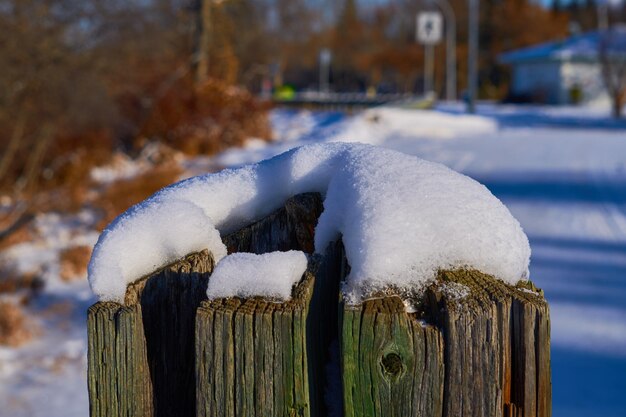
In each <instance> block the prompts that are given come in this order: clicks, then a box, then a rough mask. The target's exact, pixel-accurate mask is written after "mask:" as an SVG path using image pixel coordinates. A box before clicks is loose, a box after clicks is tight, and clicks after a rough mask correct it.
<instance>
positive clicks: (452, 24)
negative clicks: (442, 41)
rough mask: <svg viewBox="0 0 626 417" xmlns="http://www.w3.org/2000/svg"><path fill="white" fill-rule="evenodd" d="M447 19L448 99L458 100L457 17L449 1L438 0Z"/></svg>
mask: <svg viewBox="0 0 626 417" xmlns="http://www.w3.org/2000/svg"><path fill="white" fill-rule="evenodd" d="M437 3H438V4H439V7H440V8H441V11H442V12H443V14H444V16H445V19H446V38H447V39H446V66H447V68H446V99H447V100H450V101H453V100H455V99H456V16H455V14H454V9H452V6H450V3H448V0H437Z"/></svg>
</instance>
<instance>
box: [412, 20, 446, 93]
mask: <svg viewBox="0 0 626 417" xmlns="http://www.w3.org/2000/svg"><path fill="white" fill-rule="evenodd" d="M442 29H443V17H442V16H441V13H439V12H422V13H419V14H418V15H417V41H418V42H419V43H421V44H422V45H424V94H428V93H430V92H431V91H433V89H434V82H433V79H434V72H435V56H434V54H435V50H434V47H435V45H437V44H438V43H439V42H441V38H442V33H443V30H442Z"/></svg>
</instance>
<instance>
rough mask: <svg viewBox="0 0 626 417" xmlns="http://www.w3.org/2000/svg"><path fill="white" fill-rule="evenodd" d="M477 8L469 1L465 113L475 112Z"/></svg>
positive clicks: (477, 2) (477, 1) (473, 0)
mask: <svg viewBox="0 0 626 417" xmlns="http://www.w3.org/2000/svg"><path fill="white" fill-rule="evenodd" d="M478 6H479V0H469V51H468V59H467V68H468V71H467V111H468V113H474V112H475V111H476V90H477V87H478Z"/></svg>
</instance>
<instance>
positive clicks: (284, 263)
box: [207, 250, 307, 301]
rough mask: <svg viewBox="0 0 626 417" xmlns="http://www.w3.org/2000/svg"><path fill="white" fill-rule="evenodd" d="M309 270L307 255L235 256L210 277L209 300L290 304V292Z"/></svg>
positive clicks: (230, 256) (236, 254)
mask: <svg viewBox="0 0 626 417" xmlns="http://www.w3.org/2000/svg"><path fill="white" fill-rule="evenodd" d="M306 267H307V257H306V255H305V254H304V252H300V251H293V250H292V251H289V252H271V253H265V254H262V255H256V254H254V253H233V254H232V255H228V256H226V257H225V258H224V259H222V260H221V261H220V262H219V263H218V264H217V266H216V267H215V271H213V274H211V279H210V280H209V286H208V288H207V296H208V297H209V299H215V298H226V297H241V298H247V297H253V296H261V297H267V298H270V299H276V300H281V301H285V300H289V299H290V298H291V290H292V287H293V286H294V284H296V283H297V282H298V281H300V279H301V278H302V275H303V274H304V271H306Z"/></svg>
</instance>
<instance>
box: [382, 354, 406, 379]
mask: <svg viewBox="0 0 626 417" xmlns="http://www.w3.org/2000/svg"><path fill="white" fill-rule="evenodd" d="M381 364H382V365H383V369H384V370H385V372H386V373H388V374H389V375H391V376H397V375H399V374H400V372H401V371H402V358H401V357H400V355H398V354H397V353H388V354H386V355H385V356H383V358H382V359H381Z"/></svg>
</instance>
